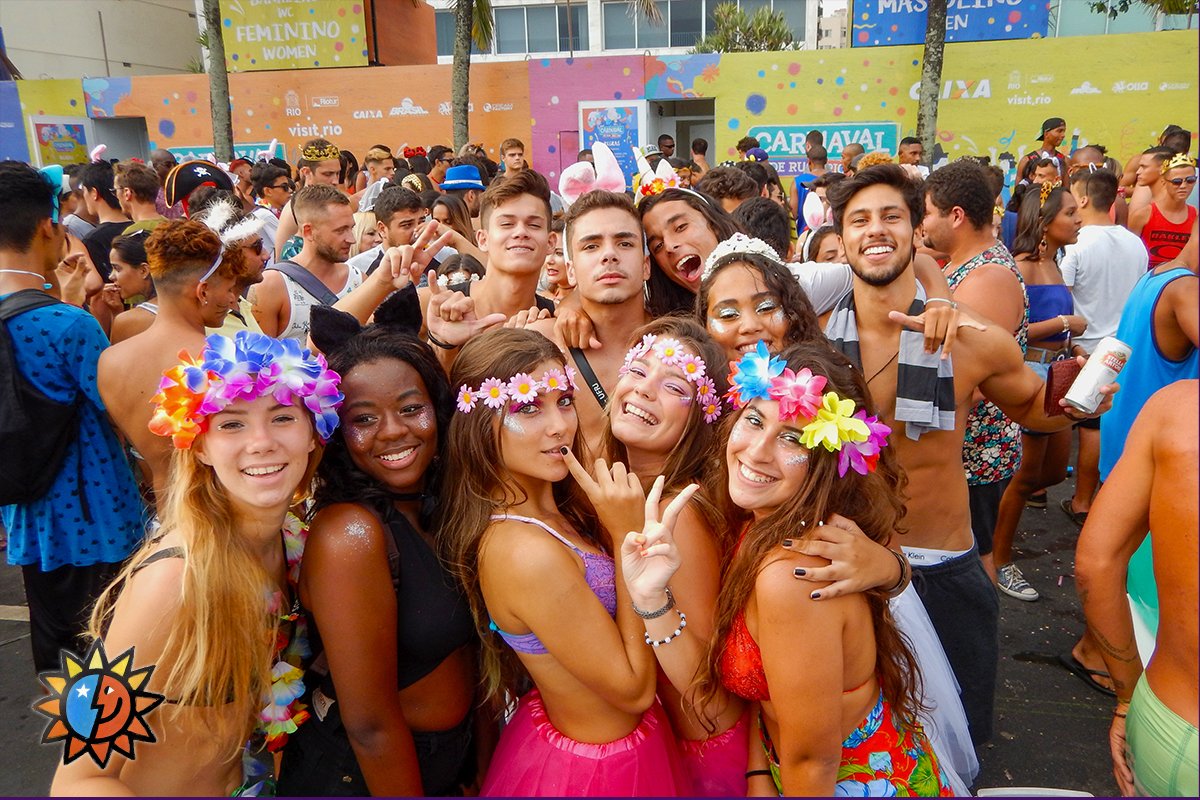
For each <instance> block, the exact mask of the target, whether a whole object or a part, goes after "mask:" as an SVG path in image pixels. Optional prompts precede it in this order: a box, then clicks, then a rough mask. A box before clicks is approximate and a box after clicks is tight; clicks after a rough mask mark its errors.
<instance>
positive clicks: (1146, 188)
mask: <svg viewBox="0 0 1200 800" xmlns="http://www.w3.org/2000/svg"><path fill="white" fill-rule="evenodd" d="M1174 157H1175V153H1174V152H1173V151H1172V150H1171V148H1169V147H1163V146H1162V145H1158V146H1156V147H1150V148H1147V149H1146V150H1144V151H1142V154H1141V156H1139V157H1138V164H1137V170H1136V171H1135V173H1134V179H1135V183H1134V187H1133V191H1132V193H1131V194H1130V195H1129V214H1130V217H1132V216H1133V214H1134V213H1135V212H1137V211H1140V210H1142V209H1143V208H1146V207H1147V206H1149V205H1150V204H1151V203H1153V202H1155V201H1157V200H1158V199H1159V198H1160V196H1161V194H1162V191H1163V188H1164V185H1163V182H1162V170H1163V165H1164V164H1166V163H1167V162H1168V161H1170V160H1171V159H1172V158H1174Z"/></svg>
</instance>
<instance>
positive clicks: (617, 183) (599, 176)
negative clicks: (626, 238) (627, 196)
mask: <svg viewBox="0 0 1200 800" xmlns="http://www.w3.org/2000/svg"><path fill="white" fill-rule="evenodd" d="M592 158H593V159H595V165H593V164H591V163H589V162H587V161H580V162H578V163H575V164H572V165H571V166H569V167H567V168H566V169H564V170H563V171H562V175H560V176H559V178H558V193H559V195H561V196H562V198H563V200H566V201H567V204H568V205H570V204H572V203H574V202H575V201H576V200H578V199H579V198H580V197H582V196H583V195H585V194H587V193H588V192H590V191H592V190H594V189H602V190H604V191H606V192H618V193H620V192H624V191H625V173H624V172H622V171H621V165H620V164H618V163H617V157H616V156H615V155H613V151H612V150H610V149H609V147H608V145H606V144H605V143H604V142H596V143H595V144H593V145H592Z"/></svg>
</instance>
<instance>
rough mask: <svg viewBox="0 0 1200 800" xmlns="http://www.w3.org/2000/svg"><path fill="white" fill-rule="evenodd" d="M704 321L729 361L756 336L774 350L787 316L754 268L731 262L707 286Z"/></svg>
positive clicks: (780, 342)
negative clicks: (706, 306)
mask: <svg viewBox="0 0 1200 800" xmlns="http://www.w3.org/2000/svg"><path fill="white" fill-rule="evenodd" d="M704 317H705V325H707V327H708V332H709V333H710V334H712V337H713V339H714V340H716V342H717V344H719V345H720V346H721V347H722V348H723V349H724V350H725V355H726V357H728V358H729V360H730V361H736V360H738V359H739V358H741V357H742V355H743V354H745V353H746V352H748V351H749V350H752V349H753V348H754V346H755V345H756V344H757V343H758V341H759V340H763V341H765V342H766V343H767V349H768V350H770V351H771V352H772V353H778V352H779V351H780V350H782V349H783V345H784V339H785V337H786V336H787V330H788V324H787V318H786V316H785V315H784V313H783V306H782V304H781V302H780V300H779V298H778V297H776V296H775V295H774V294H773V293H772V292H770V291H769V290H768V289H767V286H766V284H765V283H764V282H763V279H762V275H761V274H760V273H759V272H758V270H756V269H754V268H753V267H750V266H747V265H746V264H741V263H735V264H729V265H728V266H725V267H722V268H721V270H720V271H719V272H717V273H716V274H715V275H714V276H713V278H712V283H711V285H710V286H709V289H708V308H707V309H705V313H704Z"/></svg>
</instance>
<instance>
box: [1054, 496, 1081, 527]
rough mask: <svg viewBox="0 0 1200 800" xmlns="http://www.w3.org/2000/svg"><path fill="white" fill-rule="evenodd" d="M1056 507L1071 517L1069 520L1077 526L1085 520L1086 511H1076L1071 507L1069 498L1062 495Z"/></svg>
mask: <svg viewBox="0 0 1200 800" xmlns="http://www.w3.org/2000/svg"><path fill="white" fill-rule="evenodd" d="M1058 507H1059V508H1061V509H1062V512H1063V513H1064V514H1066V515H1067V516H1068V517H1070V518H1071V522H1074V523H1075V524H1076V525H1078V526H1079V527H1081V528H1082V527H1083V523H1085V522H1087V512H1086V511H1076V510H1075V509H1073V508H1071V498H1069V497H1064V498H1063V499H1062V500H1061V501H1060V502H1059V504H1058Z"/></svg>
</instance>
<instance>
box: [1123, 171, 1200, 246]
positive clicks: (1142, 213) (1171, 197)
mask: <svg viewBox="0 0 1200 800" xmlns="http://www.w3.org/2000/svg"><path fill="white" fill-rule="evenodd" d="M1160 181H1161V183H1162V190H1161V191H1160V192H1158V193H1157V194H1156V196H1155V198H1154V201H1153V202H1152V203H1150V205H1148V206H1145V207H1142V208H1139V209H1137V210H1136V211H1131V212H1130V214H1129V230H1130V231H1132V232H1133V233H1135V234H1137V235H1138V236H1140V237H1142V241H1143V242H1145V244H1146V249H1147V250H1148V251H1149V252H1150V269H1154V268H1155V267H1157V266H1158V265H1159V264H1165V263H1167V262H1168V261H1172V260H1174V259H1175V258H1178V257H1179V252H1180V251H1181V250H1182V249H1183V247H1184V245H1186V244H1187V241H1188V236H1189V235H1190V234H1191V230H1192V223H1193V222H1195V221H1196V209H1195V208H1192V207H1191V206H1189V205H1188V204H1187V199H1188V195H1190V194H1191V193H1192V190H1193V189H1195V188H1196V160H1195V159H1194V158H1192V157H1191V156H1189V155H1188V154H1187V153H1180V154H1179V155H1176V156H1175V157H1173V158H1171V159H1170V160H1169V161H1167V162H1166V164H1164V165H1163V168H1162V178H1161V179H1160Z"/></svg>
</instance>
